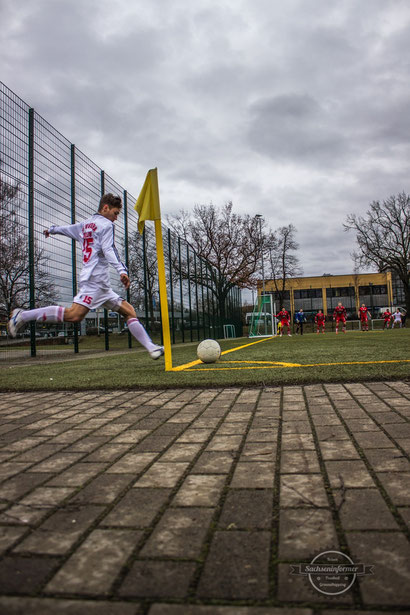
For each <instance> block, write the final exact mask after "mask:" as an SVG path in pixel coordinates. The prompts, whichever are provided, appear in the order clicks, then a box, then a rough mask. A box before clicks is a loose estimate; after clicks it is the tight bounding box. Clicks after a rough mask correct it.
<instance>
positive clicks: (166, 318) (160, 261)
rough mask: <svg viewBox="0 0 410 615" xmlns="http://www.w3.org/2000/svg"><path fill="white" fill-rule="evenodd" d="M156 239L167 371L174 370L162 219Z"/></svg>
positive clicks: (157, 222)
mask: <svg viewBox="0 0 410 615" xmlns="http://www.w3.org/2000/svg"><path fill="white" fill-rule="evenodd" d="M155 241H156V244H157V261H158V282H159V301H160V304H161V320H162V336H163V338H164V359H165V371H166V372H168V371H171V370H172V352H171V335H170V331H169V314H168V298H167V283H166V279H165V261H164V244H163V242H162V226H161V220H155Z"/></svg>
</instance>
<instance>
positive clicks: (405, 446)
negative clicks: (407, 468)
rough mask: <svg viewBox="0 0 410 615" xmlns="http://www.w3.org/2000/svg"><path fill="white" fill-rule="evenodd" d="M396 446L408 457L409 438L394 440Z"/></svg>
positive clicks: (409, 452) (409, 449) (409, 450)
mask: <svg viewBox="0 0 410 615" xmlns="http://www.w3.org/2000/svg"><path fill="white" fill-rule="evenodd" d="M396 444H397V445H398V446H401V448H402V449H403V450H404V451H406V453H408V454H409V455H410V438H396Z"/></svg>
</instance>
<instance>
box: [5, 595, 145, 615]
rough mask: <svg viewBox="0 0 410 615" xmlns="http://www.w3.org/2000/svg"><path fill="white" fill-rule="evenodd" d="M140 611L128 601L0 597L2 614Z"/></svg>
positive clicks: (127, 613) (128, 613)
mask: <svg viewBox="0 0 410 615" xmlns="http://www.w3.org/2000/svg"><path fill="white" fill-rule="evenodd" d="M140 612H141V611H140V607H139V604H136V603H134V604H132V603H128V602H111V601H110V602H108V601H103V600H62V599H61V600H59V599H58V598H23V597H21V598H12V597H0V613H2V614H3V613H4V615H22V614H24V613H27V615H28V614H30V615H56V614H57V613H58V615H138V614H139V613H140Z"/></svg>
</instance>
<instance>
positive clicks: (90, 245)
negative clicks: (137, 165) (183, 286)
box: [8, 194, 164, 359]
mask: <svg viewBox="0 0 410 615" xmlns="http://www.w3.org/2000/svg"><path fill="white" fill-rule="evenodd" d="M121 207H122V202H121V198H120V197H119V196H114V195H113V194H105V195H104V196H103V197H102V198H101V200H100V204H99V208H98V213H96V214H94V215H93V216H91V218H88V220H84V221H83V222H79V223H78V224H70V225H69V226H51V227H50V228H49V229H48V230H45V231H43V232H44V235H45V236H46V237H49V236H50V235H65V236H66V237H70V238H71V239H75V240H76V241H79V242H80V243H81V244H82V246H83V267H82V270H81V275H80V279H79V289H78V294H77V295H76V296H75V297H74V299H73V304H72V306H71V307H69V308H64V307H61V306H58V305H52V306H48V307H44V308H36V309H34V310H22V309H19V308H17V309H15V310H13V312H12V314H11V318H10V320H9V323H8V331H9V334H10V335H11V337H16V335H17V333H18V331H19V330H20V329H22V328H23V327H24V326H25V325H26V323H28V322H30V321H33V320H36V321H38V322H59V323H61V322H81V321H82V320H83V319H84V318H85V316H86V314H87V313H88V312H89V311H90V310H91V309H95V308H98V307H100V306H103V307H104V308H106V309H108V310H113V311H115V312H119V313H120V314H121V316H123V317H124V318H125V321H126V323H127V325H128V330H129V331H130V333H131V335H133V336H134V337H135V339H137V340H138V342H139V343H140V344H142V346H144V348H145V349H146V350H147V351H148V352H149V354H150V356H151V358H152V359H159V357H161V356H162V355H163V354H164V349H163V347H162V346H157V345H156V344H154V343H153V341H152V340H151V338H150V337H149V335H148V333H147V332H146V331H145V329H144V327H143V326H142V324H141V323H140V322H139V320H138V319H137V315H136V313H135V310H134V308H133V307H132V305H131V304H130V303H128V302H127V301H125V300H124V299H123V298H122V297H120V296H119V295H117V293H115V292H114V291H113V290H112V289H111V287H110V274H109V265H112V266H113V267H114V268H115V269H116V270H117V272H118V274H119V276H120V279H121V282H122V284H123V286H124V288H125V289H127V288H129V286H130V280H129V277H128V270H127V268H126V266H125V265H124V264H123V263H122V262H121V259H120V257H119V254H118V251H117V248H116V247H115V243H114V222H115V221H116V220H117V217H118V216H119V214H120V212H121Z"/></svg>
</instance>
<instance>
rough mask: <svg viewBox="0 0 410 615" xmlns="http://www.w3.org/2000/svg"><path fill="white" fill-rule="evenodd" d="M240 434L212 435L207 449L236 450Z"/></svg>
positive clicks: (240, 437) (240, 439)
mask: <svg viewBox="0 0 410 615" xmlns="http://www.w3.org/2000/svg"><path fill="white" fill-rule="evenodd" d="M241 441H242V436H214V437H213V438H212V440H211V442H210V443H209V444H208V446H207V449H206V450H207V451H236V450H237V449H238V447H239V445H240V444H241Z"/></svg>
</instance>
